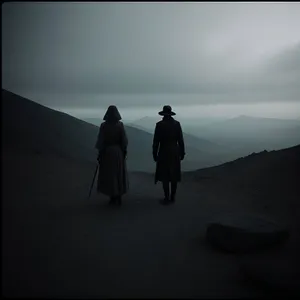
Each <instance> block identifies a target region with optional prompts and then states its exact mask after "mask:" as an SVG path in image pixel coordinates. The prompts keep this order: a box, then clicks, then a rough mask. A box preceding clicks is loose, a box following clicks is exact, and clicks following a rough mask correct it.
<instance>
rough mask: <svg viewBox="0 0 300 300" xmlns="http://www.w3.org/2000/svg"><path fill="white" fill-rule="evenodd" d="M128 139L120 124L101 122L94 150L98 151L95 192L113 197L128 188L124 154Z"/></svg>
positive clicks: (121, 193) (123, 192)
mask: <svg viewBox="0 0 300 300" xmlns="http://www.w3.org/2000/svg"><path fill="white" fill-rule="evenodd" d="M127 145H128V139H127V135H126V132H125V128H124V125H123V123H122V122H120V121H118V122H108V121H106V122H103V123H102V124H101V126H100V129H99V134H98V138H97V142H96V146H95V147H96V148H97V149H98V150H99V157H100V159H99V173H98V183H97V191H98V193H103V194H105V195H107V196H110V197H114V196H120V195H123V194H125V193H126V192H127V191H128V188H129V182H128V173H127V167H126V159H125V153H126V152H127Z"/></svg>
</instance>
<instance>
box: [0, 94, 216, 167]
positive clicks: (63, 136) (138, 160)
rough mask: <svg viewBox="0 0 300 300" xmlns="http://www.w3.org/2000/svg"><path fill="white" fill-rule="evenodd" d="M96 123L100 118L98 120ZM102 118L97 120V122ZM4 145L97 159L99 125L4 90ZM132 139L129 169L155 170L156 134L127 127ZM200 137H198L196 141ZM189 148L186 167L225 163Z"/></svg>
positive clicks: (38, 152)
mask: <svg viewBox="0 0 300 300" xmlns="http://www.w3.org/2000/svg"><path fill="white" fill-rule="evenodd" d="M94 122H96V120H95V121H94ZM100 122H101V120H99V119H97V123H96V124H98V125H99V124H100ZM1 129H2V142H3V143H2V144H3V146H4V147H7V148H11V149H17V150H18V151H30V152H32V151H33V152H35V153H37V154H43V153H44V154H46V153H49V154H54V155H57V156H61V157H68V158H73V159H77V160H82V161H89V162H96V157H97V150H96V149H95V148H94V146H95V142H96V138H97V134H98V130H99V127H98V126H95V125H93V124H90V123H88V122H85V121H83V120H79V119H77V118H75V117H72V116H70V115H67V114H65V113H62V112H58V111H55V110H53V109H50V108H47V107H45V106H42V105H40V104H38V103H35V102H33V101H31V100H28V99H25V98H23V97H20V96H18V95H16V94H13V93H11V92H9V91H6V90H2V128H1ZM126 132H127V135H128V139H129V146H128V161H127V163H128V169H129V170H133V171H145V172H154V170H155V163H154V162H153V160H152V140H153V135H152V134H151V133H148V132H145V131H143V130H140V129H137V128H134V127H131V126H126ZM196 142H197V139H196V140H195V144H196ZM190 144H192V142H191V143H189V144H188V145H187V147H186V152H187V157H186V159H185V160H184V161H183V163H182V169H183V170H195V169H197V168H201V167H208V166H211V165H216V164H218V163H219V162H222V158H220V157H219V156H218V155H212V154H211V153H210V152H209V151H207V152H205V150H199V149H198V148H197V145H195V146H194V147H192V146H190Z"/></svg>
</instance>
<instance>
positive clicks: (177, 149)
mask: <svg viewBox="0 0 300 300" xmlns="http://www.w3.org/2000/svg"><path fill="white" fill-rule="evenodd" d="M152 149H153V156H154V157H157V162H156V171H155V184H156V183H157V182H158V181H162V182H163V181H168V182H171V181H174V182H180V181H181V157H183V156H184V155H185V147H184V140H183V135H182V129H181V125H180V123H179V122H178V121H176V120H174V118H172V117H164V118H163V119H162V120H161V121H160V122H158V123H156V127H155V133H154V138H153V145H152Z"/></svg>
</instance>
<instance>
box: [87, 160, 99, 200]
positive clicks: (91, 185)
mask: <svg viewBox="0 0 300 300" xmlns="http://www.w3.org/2000/svg"><path fill="white" fill-rule="evenodd" d="M98 167H99V164H97V167H96V170H95V173H94V177H93V181H92V185H91V188H90V193H89V197H88V199H90V197H91V193H92V189H93V185H94V182H95V178H96V174H97V172H98Z"/></svg>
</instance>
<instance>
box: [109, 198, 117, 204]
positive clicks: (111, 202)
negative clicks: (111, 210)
mask: <svg viewBox="0 0 300 300" xmlns="http://www.w3.org/2000/svg"><path fill="white" fill-rule="evenodd" d="M108 204H109V205H114V204H116V197H110V200H109V202H108Z"/></svg>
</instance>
